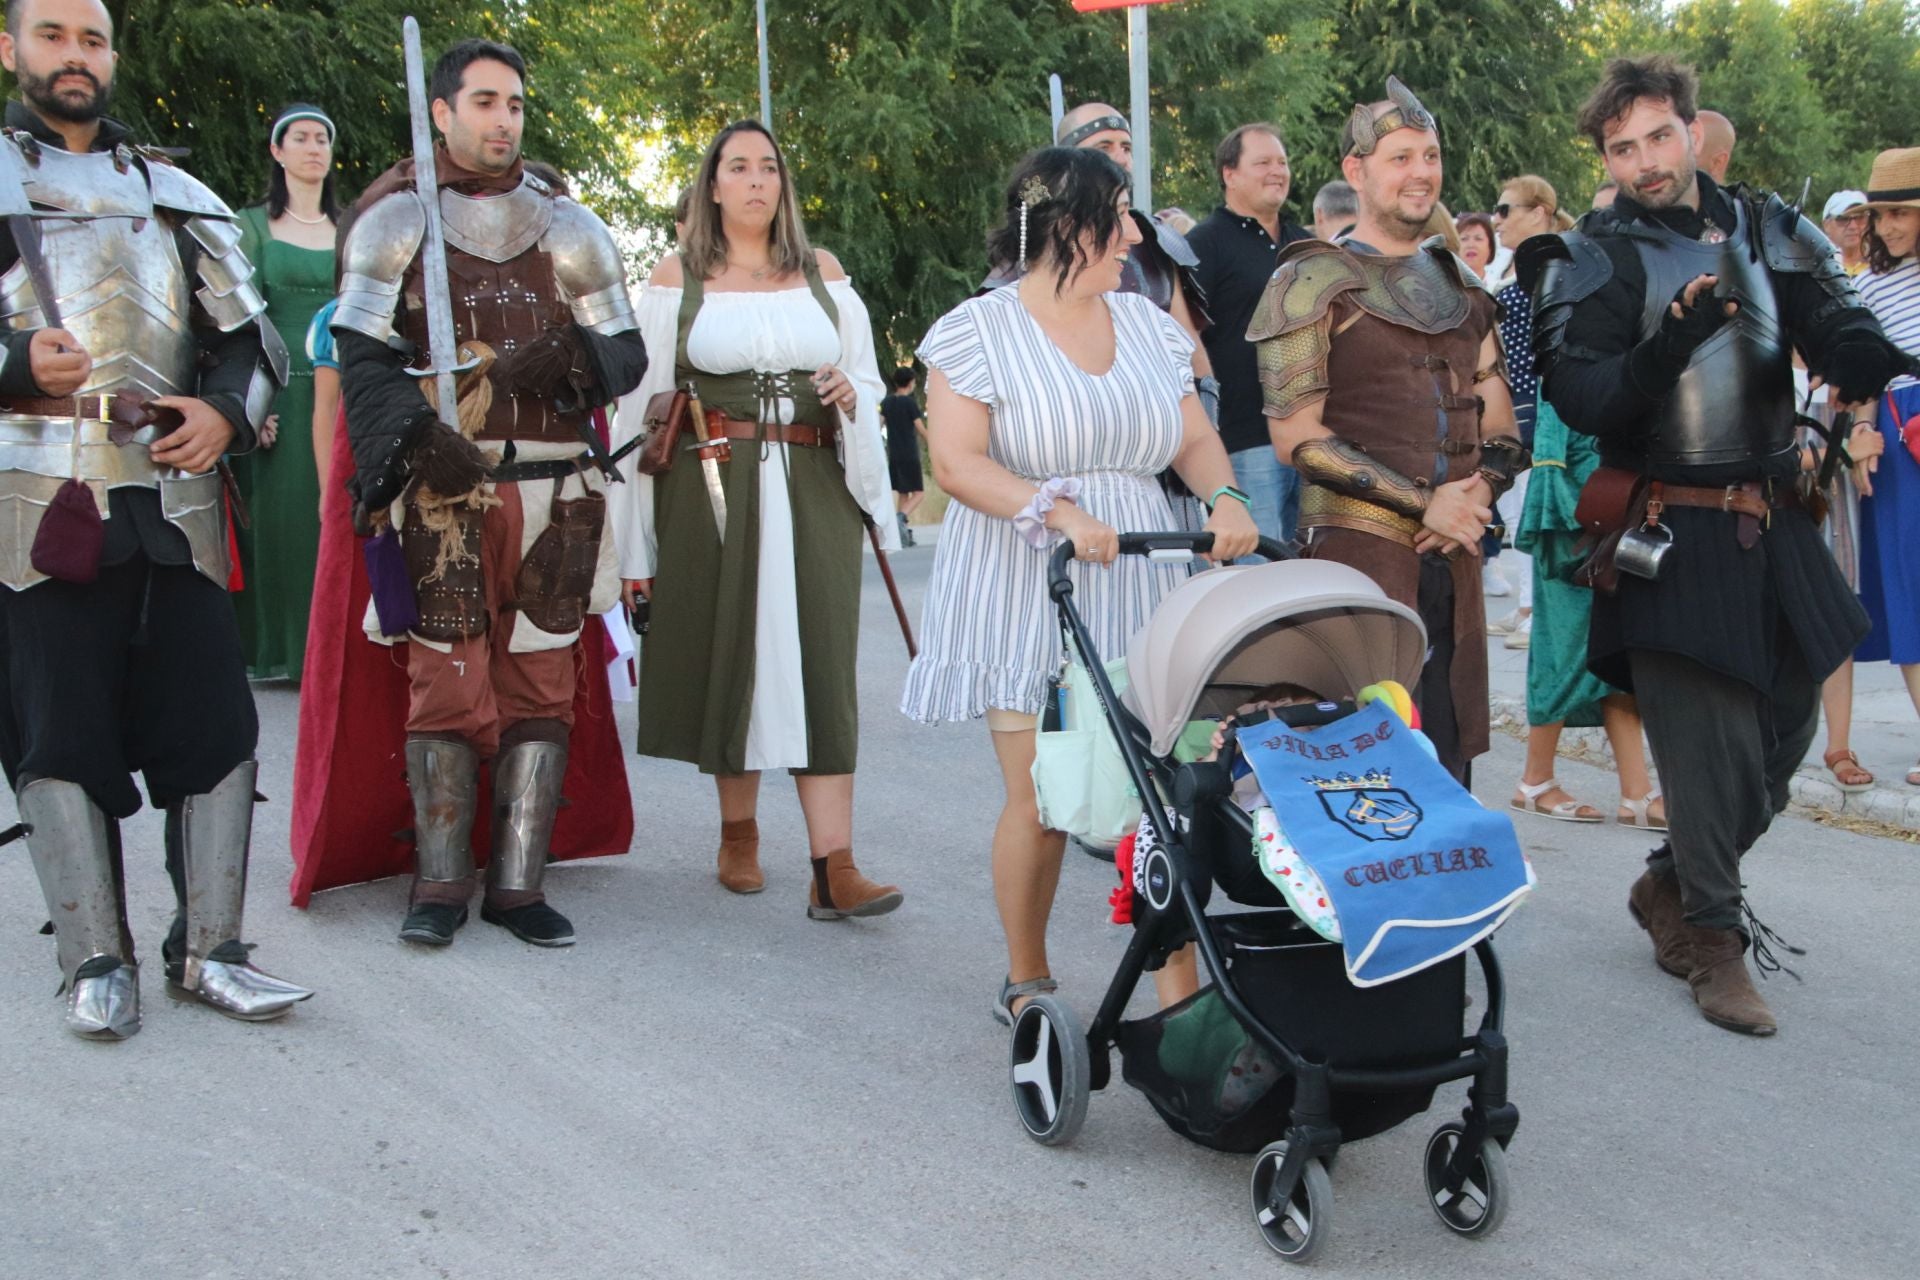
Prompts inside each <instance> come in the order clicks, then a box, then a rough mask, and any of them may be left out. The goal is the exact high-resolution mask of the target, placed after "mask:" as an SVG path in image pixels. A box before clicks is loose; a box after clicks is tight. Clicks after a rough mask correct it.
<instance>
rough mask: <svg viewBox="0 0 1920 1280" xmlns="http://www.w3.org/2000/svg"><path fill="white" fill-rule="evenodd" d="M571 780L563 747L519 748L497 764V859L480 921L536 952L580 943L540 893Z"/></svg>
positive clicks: (526, 744) (531, 744) (537, 744)
mask: <svg viewBox="0 0 1920 1280" xmlns="http://www.w3.org/2000/svg"><path fill="white" fill-rule="evenodd" d="M566 776H567V749H566V747H564V746H562V745H561V744H560V743H557V742H545V741H520V742H515V743H513V744H512V745H511V746H508V747H506V748H505V749H503V750H502V751H501V752H500V754H499V755H497V756H495V757H494V760H493V856H492V858H491V859H490V860H489V861H488V863H487V896H486V900H485V901H484V902H482V903H481V905H480V918H481V919H482V920H485V921H486V922H487V923H488V924H497V925H499V926H500V927H501V928H503V929H506V930H507V931H509V932H510V933H512V934H513V936H514V937H516V938H518V939H520V941H522V942H530V943H532V944H533V945H534V946H536V947H570V946H572V945H573V942H574V938H573V925H572V924H571V923H570V922H569V921H568V920H567V918H566V917H565V916H563V915H561V914H560V913H559V912H558V911H555V910H554V909H553V908H552V907H550V906H548V905H547V900H546V896H545V895H544V894H542V893H541V891H540V882H541V880H542V879H543V878H544V877H545V876H546V873H547V849H548V846H549V845H550V844H551V843H552V840H553V819H554V815H555V814H556V813H558V812H559V811H560V783H561V781H562V780H563V779H564V778H565V777H566Z"/></svg>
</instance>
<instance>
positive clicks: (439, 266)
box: [401, 14, 460, 431]
mask: <svg viewBox="0 0 1920 1280" xmlns="http://www.w3.org/2000/svg"><path fill="white" fill-rule="evenodd" d="M401 39H402V42H403V43H404V45H405V47H406V54H407V114H408V116H409V117H410V118H411V120H412V123H413V184H414V190H415V191H417V192H418V193H419V195H420V205H421V207H422V208H423V209H424V210H425V211H426V217H427V229H426V234H425V235H424V236H422V237H421V242H420V252H421V254H422V255H423V256H422V260H421V264H420V265H421V275H422V276H423V277H424V280H423V283H424V286H425V288H426V306H427V356H428V359H430V360H432V362H433V381H434V387H435V389H436V390H437V391H438V392H439V399H440V421H442V422H444V423H446V424H447V425H448V426H449V427H452V428H453V429H454V430H456V431H458V430H459V429H460V407H459V405H458V403H456V400H457V397H456V394H455V391H454V383H453V373H454V364H455V363H456V355H455V352H456V349H457V346H458V344H457V343H456V342H455V341H454V335H453V295H452V293H451V292H450V291H449V290H448V288H447V242H446V240H445V239H444V238H443V236H444V233H443V232H442V230H441V227H440V181H439V177H438V173H437V170H436V169H435V166H434V163H433V129H432V126H431V125H430V124H429V123H428V118H427V72H426V60H425V59H424V58H423V57H422V56H421V53H420V24H419V22H418V21H416V20H415V19H414V18H413V16H412V15H411V14H409V15H408V16H407V18H406V21H405V22H403V23H402V24H401Z"/></svg>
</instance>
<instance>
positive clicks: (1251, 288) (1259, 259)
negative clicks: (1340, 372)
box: [1187, 205, 1313, 453]
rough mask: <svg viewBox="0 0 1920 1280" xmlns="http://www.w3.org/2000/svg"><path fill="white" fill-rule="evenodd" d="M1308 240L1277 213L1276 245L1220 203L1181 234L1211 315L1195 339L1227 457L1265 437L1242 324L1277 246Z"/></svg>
mask: <svg viewBox="0 0 1920 1280" xmlns="http://www.w3.org/2000/svg"><path fill="white" fill-rule="evenodd" d="M1312 237H1313V233H1312V232H1310V231H1308V230H1307V229H1306V228H1305V227H1303V226H1300V225H1299V224H1298V223H1294V222H1288V221H1287V219H1286V214H1285V213H1284V212H1282V214H1281V215H1280V240H1279V243H1277V244H1276V243H1275V242H1274V239H1273V237H1272V236H1269V235H1268V234H1267V229H1266V228H1265V227H1263V226H1261V225H1260V220H1259V219H1258V218H1249V217H1246V216H1245V215H1243V214H1238V213H1235V212H1234V211H1233V210H1231V209H1228V208H1227V207H1225V206H1224V205H1223V206H1221V207H1220V208H1218V209H1215V210H1214V211H1213V212H1212V213H1211V214H1209V215H1207V218H1206V221H1204V222H1202V223H1200V225H1198V226H1196V227H1195V228H1194V229H1193V230H1192V231H1190V232H1188V233H1187V243H1188V244H1190V245H1192V246H1193V251H1194V252H1195V253H1197V254H1199V255H1200V265H1199V266H1198V267H1196V268H1194V272H1193V274H1194V279H1195V280H1197V281H1198V282H1199V284H1200V287H1201V289H1203V290H1204V291H1205V292H1206V295H1207V310H1208V311H1209V312H1210V313H1211V314H1212V316H1213V327H1212V328H1210V329H1208V330H1207V331H1206V332H1205V333H1203V334H1201V335H1200V338H1201V341H1202V342H1204V343H1206V345H1207V356H1208V358H1209V359H1211V360H1212V361H1213V376H1214V377H1216V378H1218V379H1219V380H1220V440H1221V442H1222V443H1223V444H1225V445H1226V446H1227V451H1228V452H1229V453H1233V452H1237V451H1239V450H1241V449H1257V448H1263V447H1265V446H1266V445H1267V444H1268V443H1269V441H1270V439H1271V437H1269V436H1268V434H1267V420H1266V417H1265V415H1264V414H1263V413H1262V411H1261V396H1260V372H1259V370H1258V368H1257V367H1256V366H1255V363H1254V354H1253V344H1252V343H1251V342H1248V341H1247V325H1248V323H1249V322H1251V321H1252V319H1253V309H1254V307H1256V306H1257V305H1259V302H1260V295H1261V294H1262V293H1263V292H1265V291H1266V287H1267V279H1268V278H1269V277H1270V276H1272V275H1273V266H1274V259H1275V258H1276V257H1277V256H1279V253H1280V250H1281V248H1282V247H1283V246H1285V245H1289V244H1292V243H1293V242H1294V241H1295V240H1309V239H1311V238H1312Z"/></svg>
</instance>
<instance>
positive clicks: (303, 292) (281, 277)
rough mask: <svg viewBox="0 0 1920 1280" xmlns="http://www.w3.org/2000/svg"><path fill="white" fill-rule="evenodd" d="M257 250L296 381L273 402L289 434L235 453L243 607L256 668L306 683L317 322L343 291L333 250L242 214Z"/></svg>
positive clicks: (315, 498)
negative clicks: (308, 245) (241, 509)
mask: <svg viewBox="0 0 1920 1280" xmlns="http://www.w3.org/2000/svg"><path fill="white" fill-rule="evenodd" d="M240 222H241V225H242V227H243V228H244V230H245V233H246V234H245V238H244V239H243V240H242V242H241V243H242V246H243V247H244V249H245V251H246V254H247V257H248V259H249V260H250V261H252V262H253V263H254V265H255V268H256V275H255V277H254V278H255V280H256V281H258V282H259V284H260V292H261V293H262V294H263V295H264V296H265V297H266V300H267V317H268V319H270V320H272V321H273V327H274V328H275V329H277V330H279V332H280V338H281V340H282V341H283V342H285V343H286V344H287V355H288V376H287V386H286V389H285V390H284V391H282V392H281V393H280V394H279V396H278V397H276V398H275V400H274V402H273V412H274V413H276V414H278V415H280V434H279V438H278V439H277V440H276V441H275V442H274V446H273V447H272V448H271V449H256V450H254V451H253V452H252V453H250V454H246V455H243V456H241V457H238V458H235V459H234V460H233V470H234V477H235V479H236V480H237V481H238V482H239V485H240V493H241V496H242V497H243V498H244V499H245V500H246V504H247V511H248V514H249V518H250V521H251V526H252V527H251V528H244V529H239V530H237V534H238V539H239V543H240V566H241V578H242V582H243V586H242V589H241V591H240V594H239V595H238V596H237V597H236V598H235V600H234V604H235V607H236V608H237V609H238V610H239V614H240V638H241V642H242V644H243V645H244V646H245V651H246V657H247V674H248V675H250V676H252V677H253V678H254V679H256V680H263V679H274V678H282V677H283V678H285V679H289V680H294V681H298V680H299V679H300V669H301V665H302V663H303V662H304V661H305V659H306V655H307V611H308V608H309V607H310V605H311V603H312V600H313V567H314V561H315V560H316V559H317V558H318V557H319V554H320V511H319V507H320V475H319V472H318V470H317V469H316V468H315V466H314V461H313V365H312V363H311V362H310V361H309V360H308V358H307V328H308V326H309V325H310V324H311V323H312V321H313V316H314V313H315V312H317V311H318V310H320V308H321V307H323V306H325V305H326V304H327V302H329V301H330V300H331V299H332V298H333V250H331V249H303V248H301V247H299V246H298V245H291V244H286V243H284V242H283V241H279V240H275V239H274V238H273V237H272V235H271V234H270V233H269V232H268V230H267V211H266V209H264V208H263V207H260V206H258V205H256V206H254V207H253V208H250V209H245V210H243V211H242V212H241V214H240Z"/></svg>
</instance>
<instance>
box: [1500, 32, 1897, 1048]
mask: <svg viewBox="0 0 1920 1280" xmlns="http://www.w3.org/2000/svg"><path fill="white" fill-rule="evenodd" d="M1695 85H1696V82H1695V78H1694V74H1693V71H1692V69H1691V68H1689V67H1684V66H1680V65H1678V64H1676V63H1675V62H1674V61H1673V59H1671V58H1668V57H1647V58H1639V59H1626V58H1622V59H1616V60H1615V61H1613V62H1611V63H1609V64H1608V66H1607V69H1606V73H1605V75H1604V77H1603V79H1602V80H1601V83H1600V86H1599V87H1598V88H1597V89H1596V90H1595V91H1594V93H1593V96H1592V97H1591V98H1589V99H1588V100H1587V102H1586V104H1585V105H1584V106H1583V107H1582V108H1581V110H1580V117H1579V128H1580V132H1582V133H1583V134H1585V135H1586V136H1587V137H1588V138H1590V139H1592V141H1593V143H1594V145H1595V146H1596V147H1597V148H1599V151H1600V154H1601V156H1602V157H1603V158H1604V159H1605V161H1606V165H1607V171H1608V173H1609V174H1610V175H1611V176H1612V177H1613V179H1614V181H1616V182H1617V183H1619V188H1620V190H1619V195H1618V197H1617V198H1616V199H1615V201H1614V203H1613V207H1612V209H1611V210H1609V211H1608V214H1607V215H1606V216H1605V217H1603V218H1594V219H1592V220H1589V221H1585V222H1584V223H1583V226H1582V228H1581V229H1579V230H1575V231H1570V232H1564V233H1561V234H1558V235H1545V236H1536V237H1535V238H1533V239H1532V240H1529V241H1527V242H1526V243H1525V244H1523V245H1522V246H1521V248H1520V256H1519V265H1520V269H1521V275H1522V279H1523V282H1526V283H1528V284H1529V287H1530V288H1531V289H1532V290H1533V293H1534V348H1535V352H1536V367H1537V368H1538V369H1539V370H1540V371H1541V376H1542V388H1543V394H1544V395H1545V397H1546V399H1547V401H1548V402H1549V403H1550V404H1552V405H1553V407H1554V410H1555V411H1556V412H1557V413H1559V415H1560V416H1561V417H1562V418H1564V419H1566V421H1567V425H1569V426H1570V427H1572V428H1573V429H1574V430H1576V431H1580V432H1584V433H1586V434H1588V435H1591V436H1595V437H1597V438H1598V440H1599V444H1600V455H1601V461H1602V467H1601V470H1599V471H1597V472H1596V473H1595V475H1594V478H1593V480H1591V481H1589V482H1588V487H1587V489H1586V490H1585V491H1584V492H1583V494H1582V497H1581V505H1582V507H1583V509H1587V510H1589V511H1591V512H1593V513H1595V514H1596V518H1600V517H1604V523H1605V524H1606V526H1607V527H1609V528H1610V529H1611V530H1612V531H1613V532H1614V533H1616V534H1618V535H1619V536H1620V537H1621V541H1620V544H1619V548H1620V549H1619V551H1618V552H1613V551H1611V549H1610V548H1607V547H1605V546H1604V545H1603V547H1602V549H1601V551H1600V552H1599V553H1598V554H1597V555H1596V560H1595V562H1594V567H1595V568H1596V569H1599V570H1602V571H1603V574H1602V576H1601V577H1600V578H1599V579H1598V583H1599V585H1600V586H1601V588H1602V589H1601V590H1600V591H1599V592H1597V593H1596V595H1595V598H1594V605H1593V621H1592V627H1591V632H1590V635H1589V646H1588V666H1589V667H1590V669H1591V670H1592V671H1593V672H1594V674H1596V675H1598V676H1600V677H1601V678H1602V679H1604V680H1606V681H1607V682H1608V683H1610V684H1614V685H1617V686H1619V687H1621V688H1623V689H1630V690H1632V691H1633V692H1634V693H1635V694H1637V695H1638V696H1639V699H1640V710H1641V714H1642V715H1643V716H1644V717H1645V718H1646V726H1647V740H1648V742H1649V744H1650V745H1651V746H1652V748H1653V757H1654V761H1655V763H1656V765H1657V766H1658V767H1659V770H1660V782H1661V786H1662V787H1663V789H1664V790H1665V793H1666V798H1667V818H1668V823H1669V829H1668V838H1667V842H1666V843H1665V844H1664V845H1662V846H1661V847H1660V848H1659V849H1656V850H1655V851H1654V852H1653V854H1652V856H1651V857H1649V858H1648V860H1647V869H1646V871H1645V872H1644V874H1642V875H1641V876H1640V878H1639V879H1638V880H1637V881H1636V882H1635V883H1634V885H1633V887H1632V889H1631V891H1630V892H1629V894H1628V905H1629V908H1630V910H1631V911H1632V913H1633V916H1634V918H1635V919H1636V920H1638V921H1639V922H1640V924H1641V926H1642V927H1643V928H1645V929H1646V930H1647V931H1648V932H1649V934H1651V936H1652V941H1653V947H1654V956H1655V960H1656V962H1657V963H1658V964H1659V966H1660V967H1661V968H1662V969H1664V970H1666V971H1667V972H1668V973H1671V974H1673V975H1675V976H1676V977H1680V978H1684V979H1686V981H1687V982H1688V983H1689V984H1690V986H1691V987H1692V989H1693V996H1694V1000H1695V1002H1696V1003H1697V1004H1698V1005H1699V1008H1700V1012H1701V1014H1702V1015H1703V1016H1704V1017H1705V1018H1706V1019H1707V1020H1708V1021H1709V1022H1712V1023H1714V1024H1715V1025H1717V1026H1721V1027H1725V1028H1727V1029H1729V1030H1733V1031H1740V1032H1746V1033H1748V1034H1752V1035H1771V1034H1772V1033H1773V1032H1774V1030H1775V1027H1776V1023H1775V1020H1774V1017H1773V1014H1772V1012H1771V1011H1770V1010H1769V1009H1768V1007H1767V1005H1766V1002H1765V1001H1764V1000H1763V999H1762V998H1761V996H1760V993H1759V992H1758V990H1756V989H1755V987H1754V985H1753V981H1752V977H1751V975H1750V974H1749V973H1748V971H1747V964H1746V958H1745V953H1746V952H1747V950H1748V949H1749V948H1750V947H1751V948H1752V949H1753V950H1754V953H1755V960H1756V963H1757V964H1759V965H1760V966H1761V967H1762V969H1763V972H1764V971H1765V970H1766V969H1768V968H1772V967H1777V965H1776V962H1775V961H1774V959H1773V957H1772V954H1771V949H1770V947H1769V946H1768V945H1767V943H1768V940H1769V935H1768V933H1767V932H1766V931H1765V930H1764V929H1763V928H1762V927H1761V926H1760V925H1759V923H1758V921H1756V920H1755V919H1754V918H1753V914H1752V912H1751V910H1749V909H1747V908H1746V903H1745V899H1744V897H1743V894H1742V887H1741V878H1740V859H1741V856H1742V855H1743V854H1745V853H1746V851H1747V850H1748V849H1749V848H1750V847H1751V846H1752V845H1753V843H1754V842H1755V841H1756V840H1758V839H1759V838H1760V836H1761V834H1762V833H1764V832H1765V831H1766V829H1767V827H1768V825H1769V824H1770V823H1771V822H1772V820H1773V816H1774V814H1776V813H1778V812H1779V811H1780V810H1781V809H1783V808H1785V807H1786V804H1787V783H1788V780H1789V779H1790V778H1791V777H1792V776H1793V772H1794V770H1795V769H1796V768H1797V767H1798V766H1799V764H1800V760H1801V758H1802V757H1803V756H1804V755H1805V754H1806V750H1807V745H1808V743H1809V742H1811V741H1812V738H1813V733H1814V729H1815V726H1816V723H1817V721H1818V717H1819V711H1820V696H1819V695H1820V684H1821V681H1823V680H1824V679H1825V678H1826V677H1827V675H1828V674H1829V673H1831V672H1832V671H1833V670H1834V669H1835V668H1836V667H1838V666H1839V665H1840V663H1841V662H1843V661H1844V660H1845V659H1846V658H1847V656H1848V655H1849V654H1851V653H1852V652H1853V649H1854V646H1855V645H1856V644H1857V643H1858V642H1859V640H1860V638H1861V637H1862V636H1863V635H1865V634H1866V631H1867V625H1868V624H1867V617H1866V614H1865V612H1864V611H1863V610H1862V609H1861V608H1860V605H1859V603H1858V602H1857V601H1856V600H1855V599H1854V596H1853V593H1852V592H1851V591H1850V590H1848V588H1847V584H1846V582H1845V580H1844V579H1843V578H1842V577H1841V576H1840V573H1839V571H1838V570H1837V569H1836V568H1835V567H1834V563H1833V558H1832V556H1831V555H1830V554H1828V552H1827V550H1826V548H1825V547H1824V546H1823V545H1822V542H1821V538H1820V533H1819V529H1818V521H1819V515H1820V512H1819V506H1820V504H1819V500H1818V497H1817V495H1816V493H1815V491H1814V487H1813V486H1812V485H1811V484H1809V483H1807V479H1806V478H1803V476H1802V466H1801V458H1802V455H1801V451H1800V450H1799V449H1798V448H1797V447H1796V445H1795V434H1794V432H1795V418H1794V395H1793V368H1792V361H1793V354H1794V351H1795V350H1796V349H1797V350H1798V351H1799V352H1800V354H1801V355H1802V357H1803V358H1804V360H1805V362H1806V365H1807V368H1808V370H1809V371H1810V372H1811V373H1812V374H1813V375H1814V376H1815V377H1816V378H1819V379H1824V381H1825V382H1826V383H1827V384H1828V385H1829V386H1831V387H1832V388H1833V389H1834V392H1835V393H1836V396H1837V399H1838V400H1839V401H1840V402H1841V405H1842V407H1845V406H1846V405H1851V404H1857V403H1860V402H1863V401H1870V400H1872V399H1873V398H1874V397H1875V396H1877V395H1878V394H1879V393H1880V391H1881V389H1882V388H1883V387H1885V386H1886V384H1887V381H1888V380H1889V379H1890V378H1891V377H1892V376H1893V374H1894V373H1895V372H1896V371H1897V369H1898V367H1899V366H1898V363H1897V360H1898V356H1897V352H1896V351H1895V350H1894V348H1893V347H1892V346H1891V345H1890V344H1889V343H1888V342H1887V340H1886V338H1885V337H1884V336H1883V335H1882V334H1881V332H1880V328H1879V326H1878V325H1877V324H1876V323H1875V321H1874V319H1873V316H1872V314H1871V313H1870V312H1868V311H1867V310H1866V308H1865V307H1863V306H1862V305H1861V302H1860V298H1859V295H1858V294H1856V293H1855V292H1854V288H1853V285H1852V283H1851V282H1850V281H1849V280H1848V278H1847V275H1846V272H1845V270H1844V269H1843V268H1842V267H1841V265H1840V262H1839V260H1838V258H1837V256H1836V255H1835V253H1834V251H1833V246H1832V245H1831V244H1829V243H1828V241H1827V239H1826V237H1825V236H1824V235H1822V234H1821V233H1820V231H1819V230H1818V229H1817V228H1816V227H1815V226H1814V225H1813V224H1812V223H1811V222H1809V221H1808V220H1807V219H1806V218H1804V217H1802V216H1801V215H1800V213H1799V211H1798V210H1796V209H1792V208H1789V207H1788V206H1787V205H1786V204H1785V203H1784V202H1783V201H1782V200H1781V199H1780V198H1779V197H1778V196H1776V195H1773V194H1771V193H1769V192H1765V191H1754V190H1750V189H1748V188H1746V187H1743V186H1733V187H1722V186H1721V185H1719V184H1718V183H1717V182H1715V181H1714V180H1713V179H1712V178H1711V177H1709V176H1708V175H1707V174H1706V173H1704V172H1702V171H1700V170H1699V167H1698V164H1697V161H1696V152H1697V150H1698V148H1699V145H1700V134H1699V127H1698V122H1697V120H1696V112H1695V106H1694V94H1695ZM1609 493H1611V494H1614V495H1617V496H1616V497H1615V498H1614V499H1613V500H1612V501H1605V500H1604V499H1606V497H1607V495H1608V494H1609ZM1608 570H1611V571H1614V572H1618V583H1617V588H1614V589H1612V590H1609V588H1610V586H1611V584H1610V583H1609V582H1608V580H1607V579H1608V577H1609V576H1611V574H1610V573H1606V572H1604V571H1608Z"/></svg>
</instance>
